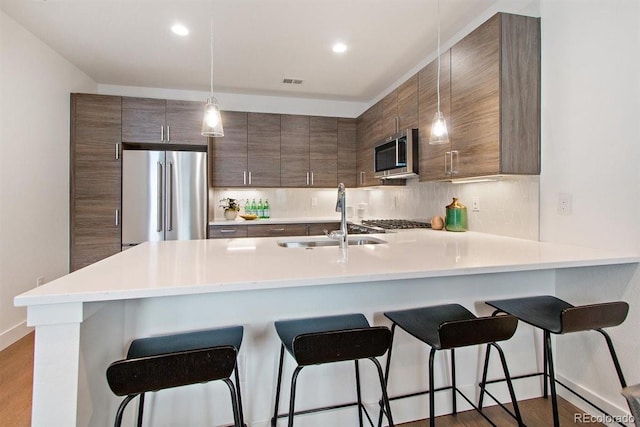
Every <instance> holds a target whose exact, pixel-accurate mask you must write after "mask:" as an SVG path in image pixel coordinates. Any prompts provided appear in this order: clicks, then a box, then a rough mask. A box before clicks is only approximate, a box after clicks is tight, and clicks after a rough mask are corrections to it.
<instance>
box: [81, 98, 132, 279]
mask: <svg viewBox="0 0 640 427" xmlns="http://www.w3.org/2000/svg"><path fill="white" fill-rule="evenodd" d="M121 105H122V104H121V98H120V97H116V96H102V95H85V94H72V95H71V150H70V154H71V162H70V166H71V197H70V204H71V206H70V232H71V233H70V234H71V235H70V241H71V242H70V243H71V244H70V267H69V268H70V270H71V271H74V270H77V269H79V268H82V267H84V266H87V265H89V264H91V263H94V262H96V261H99V260H101V259H103V258H106V257H108V256H111V255H113V254H115V253H117V252H120V250H121V242H120V225H119V217H118V215H119V213H120V188H121V178H122V177H121V163H120V155H119V153H118V155H116V152H117V151H116V150H117V149H118V148H119V143H120V137H121Z"/></svg>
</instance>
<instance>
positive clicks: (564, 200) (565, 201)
mask: <svg viewBox="0 0 640 427" xmlns="http://www.w3.org/2000/svg"><path fill="white" fill-rule="evenodd" d="M558 214H559V215H571V194H569V193H560V194H558Z"/></svg>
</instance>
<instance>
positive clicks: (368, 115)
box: [357, 102, 382, 187]
mask: <svg viewBox="0 0 640 427" xmlns="http://www.w3.org/2000/svg"><path fill="white" fill-rule="evenodd" d="M381 118H382V102H378V103H377V104H375V105H374V106H373V107H371V108H369V109H368V110H367V111H365V112H364V113H363V115H362V119H361V121H360V123H359V124H358V125H359V126H358V130H357V132H358V136H357V138H358V150H357V164H358V168H357V172H358V175H357V179H358V187H367V186H371V185H379V184H380V180H379V179H377V178H375V177H374V168H373V149H374V147H375V145H376V144H377V143H379V142H380V141H381V139H382V136H381V135H382V122H381Z"/></svg>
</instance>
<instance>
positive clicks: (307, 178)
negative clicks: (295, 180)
mask: <svg viewBox="0 0 640 427" xmlns="http://www.w3.org/2000/svg"><path fill="white" fill-rule="evenodd" d="M307 185H309V172H307Z"/></svg>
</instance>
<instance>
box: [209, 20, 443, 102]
mask: <svg viewBox="0 0 640 427" xmlns="http://www.w3.org/2000/svg"><path fill="white" fill-rule="evenodd" d="M438 73H439V72H438ZM438 96H439V95H438ZM211 97H212V98H213V18H211Z"/></svg>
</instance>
